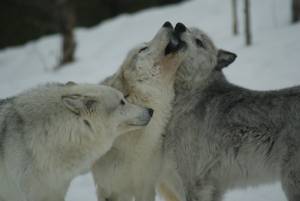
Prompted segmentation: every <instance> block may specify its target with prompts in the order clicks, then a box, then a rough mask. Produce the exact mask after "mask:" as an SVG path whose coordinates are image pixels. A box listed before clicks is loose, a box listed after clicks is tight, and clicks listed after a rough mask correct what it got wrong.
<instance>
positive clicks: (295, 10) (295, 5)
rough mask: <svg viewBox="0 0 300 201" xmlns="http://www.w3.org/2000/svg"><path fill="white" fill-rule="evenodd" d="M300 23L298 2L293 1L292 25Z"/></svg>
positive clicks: (298, 0)
mask: <svg viewBox="0 0 300 201" xmlns="http://www.w3.org/2000/svg"><path fill="white" fill-rule="evenodd" d="M298 21H300V0H293V4H292V23H295V22H298Z"/></svg>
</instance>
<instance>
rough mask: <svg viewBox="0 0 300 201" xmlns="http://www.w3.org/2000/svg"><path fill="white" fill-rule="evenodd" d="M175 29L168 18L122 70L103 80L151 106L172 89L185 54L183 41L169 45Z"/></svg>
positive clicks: (132, 51)
mask: <svg viewBox="0 0 300 201" xmlns="http://www.w3.org/2000/svg"><path fill="white" fill-rule="evenodd" d="M173 31H174V30H173V27H172V25H171V23H169V22H166V23H165V24H164V25H163V26H162V27H161V28H160V30H159V31H158V33H157V34H156V35H155V36H154V38H153V39H152V40H151V41H149V42H146V43H144V44H142V45H139V46H138V47H136V48H134V49H132V50H131V51H130V52H129V54H128V55H127V57H126V59H125V61H124V62H123V64H122V66H121V68H120V70H119V71H118V72H117V73H116V74H115V75H114V76H112V77H110V78H108V79H107V80H106V81H104V83H105V84H107V85H109V86H112V87H114V88H117V89H119V90H120V91H122V92H123V93H124V94H125V95H126V96H128V97H129V100H130V101H133V102H134V103H139V104H146V105H150V106H151V102H153V101H157V100H158V99H160V98H161V97H165V96H166V94H168V93H170V91H172V89H173V84H174V80H175V75H176V71H177V69H178V67H179V66H180V64H181V62H182V60H183V58H185V46H184V44H183V42H181V43H176V44H173V47H172V48H171V49H172V50H169V49H170V48H167V46H168V44H169V43H170V40H171V38H172V34H173ZM175 50H176V51H175ZM148 103H149V104H148Z"/></svg>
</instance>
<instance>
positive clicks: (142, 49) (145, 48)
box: [139, 47, 148, 53]
mask: <svg viewBox="0 0 300 201" xmlns="http://www.w3.org/2000/svg"><path fill="white" fill-rule="evenodd" d="M147 49H148V47H143V48H141V49H140V50H139V53H141V52H143V51H144V50H147Z"/></svg>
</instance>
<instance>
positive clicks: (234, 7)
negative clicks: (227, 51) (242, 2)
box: [231, 0, 239, 35]
mask: <svg viewBox="0 0 300 201" xmlns="http://www.w3.org/2000/svg"><path fill="white" fill-rule="evenodd" d="M231 5H232V33H233V35H238V34H239V29H238V11H237V0H232V4H231Z"/></svg>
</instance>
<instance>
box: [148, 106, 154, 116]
mask: <svg viewBox="0 0 300 201" xmlns="http://www.w3.org/2000/svg"><path fill="white" fill-rule="evenodd" d="M148 112H149V115H150V117H152V116H153V113H154V110H153V109H151V108H148Z"/></svg>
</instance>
